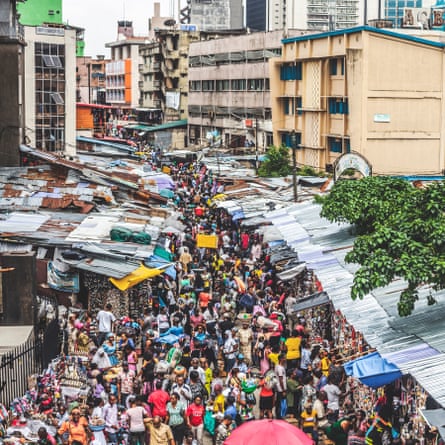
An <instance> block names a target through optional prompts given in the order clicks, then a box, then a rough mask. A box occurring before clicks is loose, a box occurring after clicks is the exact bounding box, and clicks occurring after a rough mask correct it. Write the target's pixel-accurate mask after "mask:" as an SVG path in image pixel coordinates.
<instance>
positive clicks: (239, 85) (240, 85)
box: [232, 79, 246, 91]
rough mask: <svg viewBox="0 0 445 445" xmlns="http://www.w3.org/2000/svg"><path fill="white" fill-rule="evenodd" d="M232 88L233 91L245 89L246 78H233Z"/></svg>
mask: <svg viewBox="0 0 445 445" xmlns="http://www.w3.org/2000/svg"><path fill="white" fill-rule="evenodd" d="M232 90H233V91H245V90H246V79H233V80H232Z"/></svg>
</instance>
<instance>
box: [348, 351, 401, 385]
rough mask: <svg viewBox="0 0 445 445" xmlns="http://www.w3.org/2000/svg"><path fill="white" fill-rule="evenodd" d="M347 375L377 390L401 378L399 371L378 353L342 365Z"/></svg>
mask: <svg viewBox="0 0 445 445" xmlns="http://www.w3.org/2000/svg"><path fill="white" fill-rule="evenodd" d="M343 368H344V369H345V372H346V374H347V375H351V376H353V377H355V378H357V379H359V380H360V381H361V382H362V383H363V384H365V385H367V386H370V387H371V388H379V387H381V386H385V385H387V384H388V383H391V382H393V381H394V380H396V379H398V378H400V377H402V373H401V371H400V369H399V368H398V367H397V366H396V365H394V364H393V363H391V362H388V361H387V360H386V359H384V358H383V357H382V356H381V355H380V354H379V353H378V352H373V353H371V354H368V355H365V356H364V357H360V358H357V359H355V360H352V361H350V362H347V363H345V364H344V365H343Z"/></svg>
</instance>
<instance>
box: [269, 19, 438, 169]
mask: <svg viewBox="0 0 445 445" xmlns="http://www.w3.org/2000/svg"><path fill="white" fill-rule="evenodd" d="M422 35H423V36H424V37H423V38H419V37H415V36H412V35H408V34H402V33H395V32H392V31H389V30H384V29H377V28H371V27H359V28H354V29H348V30H345V31H336V32H332V33H322V34H314V35H309V36H303V37H296V38H288V39H285V40H283V51H282V57H281V58H280V59H274V60H272V61H271V72H270V73H271V92H272V97H273V100H272V114H273V116H274V119H273V132H274V142H275V144H281V143H284V144H286V145H287V146H289V147H292V145H293V142H295V144H296V146H295V148H296V155H297V163H298V164H299V165H309V166H312V167H314V168H316V169H320V170H331V169H332V166H333V164H334V162H335V161H336V159H337V158H338V157H339V156H340V155H342V154H344V153H348V152H357V153H359V154H360V155H362V156H363V157H365V159H366V160H367V161H368V162H369V164H371V166H372V169H373V172H374V173H376V174H387V175H403V174H417V175H419V174H424V175H437V174H443V172H444V169H445V125H444V121H443V119H442V116H443V113H444V110H445V99H444V81H445V68H444V66H445V63H444V62H445V59H444V48H445V45H444V44H443V43H441V42H439V41H438V39H439V36H437V35H436V36H433V35H432V36H431V39H427V34H422ZM413 61H415V62H414V63H413ZM419 61H421V63H419ZM293 132H295V136H294V140H292V135H293Z"/></svg>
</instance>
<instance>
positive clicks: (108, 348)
mask: <svg viewBox="0 0 445 445" xmlns="http://www.w3.org/2000/svg"><path fill="white" fill-rule="evenodd" d="M102 349H103V350H104V352H105V353H106V354H107V356H108V359H109V360H110V365H111V366H116V365H117V364H118V363H119V360H118V359H117V355H116V351H117V345H116V342H115V340H114V334H113V333H111V332H110V333H109V334H108V335H107V339H106V340H105V341H104V343H103V345H102Z"/></svg>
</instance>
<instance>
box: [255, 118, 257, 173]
mask: <svg viewBox="0 0 445 445" xmlns="http://www.w3.org/2000/svg"><path fill="white" fill-rule="evenodd" d="M255 173H256V174H257V175H258V117H255Z"/></svg>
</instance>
